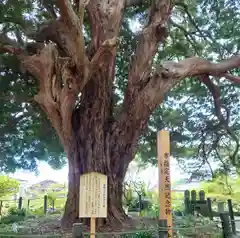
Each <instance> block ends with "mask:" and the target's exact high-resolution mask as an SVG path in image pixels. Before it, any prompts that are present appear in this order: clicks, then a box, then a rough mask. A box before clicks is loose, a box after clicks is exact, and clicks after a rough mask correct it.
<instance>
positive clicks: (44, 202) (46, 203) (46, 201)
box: [43, 195, 48, 215]
mask: <svg viewBox="0 0 240 238" xmlns="http://www.w3.org/2000/svg"><path fill="white" fill-rule="evenodd" d="M47 207H48V198H47V195H44V201H43V210H44V215H46V214H47Z"/></svg>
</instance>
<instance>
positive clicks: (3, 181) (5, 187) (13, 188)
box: [0, 175, 19, 197]
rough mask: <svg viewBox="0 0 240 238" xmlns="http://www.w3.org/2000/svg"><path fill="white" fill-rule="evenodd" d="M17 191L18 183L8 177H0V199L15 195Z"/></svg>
mask: <svg viewBox="0 0 240 238" xmlns="http://www.w3.org/2000/svg"><path fill="white" fill-rule="evenodd" d="M18 190H19V182H18V181H17V180H16V179H12V178H9V177H8V176H4V175H1V176H0V197H4V196H9V195H11V194H16V193H17V192H18Z"/></svg>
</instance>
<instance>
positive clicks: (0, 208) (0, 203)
mask: <svg viewBox="0 0 240 238" xmlns="http://www.w3.org/2000/svg"><path fill="white" fill-rule="evenodd" d="M2 207H3V201H2V200H1V201H0V216H2Z"/></svg>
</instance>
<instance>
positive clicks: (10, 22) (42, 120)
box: [0, 0, 240, 175]
mask: <svg viewBox="0 0 240 238" xmlns="http://www.w3.org/2000/svg"><path fill="white" fill-rule="evenodd" d="M77 2H78V1H75V3H77ZM126 5H127V6H128V7H127V9H126V11H125V13H124V18H123V22H122V28H121V33H120V37H119V43H118V53H117V58H116V79H115V82H114V98H113V103H114V116H117V115H118V114H119V112H120V109H121V106H122V104H123V97H124V91H125V90H126V87H127V78H128V77H127V76H128V68H129V64H131V62H132V60H133V57H134V56H135V51H136V48H137V45H138V44H139V41H140V33H139V32H140V31H141V30H142V29H143V27H144V26H145V25H146V22H147V21H148V20H149V19H148V17H147V16H148V8H149V5H150V4H149V2H148V1H140V0H135V1H133V0H127V1H126ZM74 9H75V10H76V9H77V8H76V5H75V4H74ZM76 11H77V10H76ZM59 14H60V13H59V8H58V7H57V5H56V0H51V1H50V0H48V1H46V0H41V1H38V0H35V1H28V0H21V1H12V0H3V1H2V3H1V4H0V24H1V25H0V30H1V33H0V52H1V51H2V52H4V53H5V52H8V53H7V54H1V55H0V77H1V78H0V117H1V121H0V136H1V137H0V146H1V151H0V156H1V157H0V159H1V165H0V168H1V170H2V171H6V172H13V171H15V170H16V169H19V168H24V169H30V170H35V169H36V167H37V160H45V161H48V163H49V164H50V165H51V166H53V167H54V168H59V167H61V166H62V165H63V164H64V163H65V162H66V159H65V155H64V152H63V147H62V145H61V143H59V139H58V137H57V136H56V133H55V132H54V130H53V129H52V125H51V124H50V122H49V120H48V119H47V117H46V115H45V114H44V113H43V112H42V110H41V108H40V107H39V105H38V104H37V103H36V102H35V101H34V100H33V96H34V95H35V94H36V92H37V90H38V82H37V81H36V80H35V79H34V78H33V77H32V75H31V74H30V73H29V72H26V71H25V70H24V68H23V67H22V66H21V64H20V63H19V61H18V59H17V58H16V56H15V55H13V54H9V52H10V51H9V48H7V46H9V45H11V46H12V47H15V49H21V48H23V49H25V50H26V51H27V52H28V53H29V54H30V55H31V54H32V55H33V54H35V53H37V52H39V48H38V46H39V44H41V43H42V42H43V41H44V42H46V41H47V42H48V40H47V39H45V38H44V37H45V36H46V34H47V33H48V32H47V28H46V27H45V26H46V23H47V22H48V23H49V21H52V19H56V18H58V17H59ZM239 18H240V6H239V3H237V1H233V0H211V1H210V0H205V1H200V0H197V1H188V0H185V1H177V0H176V1H174V7H173V11H172V15H171V18H170V20H169V21H168V23H167V25H166V27H167V31H168V33H167V32H166V36H167V35H169V36H168V37H167V38H166V39H163V41H164V43H163V44H160V45H159V47H158V51H157V54H156V55H155V57H154V61H153V67H157V65H159V64H162V63H163V62H164V61H169V60H174V61H176V62H177V61H178V60H183V59H185V58H186V57H193V56H199V57H201V58H204V59H206V60H209V61H213V62H219V61H221V60H222V59H228V58H230V57H232V56H233V55H237V54H238V53H239V50H240V22H239ZM162 35H164V34H162ZM84 38H85V42H86V45H87V46H88V44H89V42H90V40H91V35H90V29H89V19H88V17H87V15H86V17H85V18H84ZM42 39H43V40H42ZM1 46H2V47H1ZM15 53H16V52H15ZM238 62H239V60H238ZM238 66H239V64H238ZM235 68H236V67H235ZM230 73H231V75H230ZM188 76H189V75H188ZM239 77H240V70H239V67H238V69H234V70H231V71H230V72H226V73H225V74H219V75H217V74H212V75H211V77H210V78H209V77H207V78H205V79H202V80H199V78H198V77H197V75H194V77H186V79H185V80H183V81H181V82H180V83H179V84H178V85H176V86H175V87H174V88H173V89H172V90H171V91H170V92H169V93H168V94H167V95H166V96H165V100H164V103H162V104H161V105H159V106H158V107H157V108H156V109H155V111H154V113H153V114H152V115H151V117H150V120H149V123H148V128H146V130H145V133H144V135H143V136H142V137H141V139H140V147H139V150H138V158H139V159H140V160H141V161H142V162H144V163H145V162H150V163H153V164H154V163H156V149H155V148H156V132H157V130H160V129H168V130H170V132H171V146H172V154H173V156H175V157H177V158H178V159H179V161H180V162H181V164H184V165H186V164H187V165H188V166H187V168H188V170H189V171H190V172H194V173H195V174H197V173H198V172H199V171H200V172H201V174H202V172H204V174H207V175H209V174H211V173H213V171H212V170H213V169H212V168H211V166H210V164H211V163H212V162H213V161H216V162H217V163H218V164H219V166H220V167H221V168H223V169H229V168H231V167H232V165H236V166H237V167H239V163H240V162H239V160H238V157H239V154H238V149H239V142H238V137H239V133H240V125H239V121H240V120H239V119H240V118H239V108H240V102H239V95H240V94H239V93H240V90H239V86H238V81H239ZM224 78H228V79H230V80H228V81H227V80H225V79H224ZM204 80H205V81H204ZM208 80H210V81H208ZM219 99H221V102H220V100H219ZM206 165H207V167H206Z"/></svg>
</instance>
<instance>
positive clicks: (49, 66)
mask: <svg viewBox="0 0 240 238" xmlns="http://www.w3.org/2000/svg"><path fill="white" fill-rule="evenodd" d="M23 65H24V67H25V69H26V70H27V71H29V72H30V73H31V74H32V75H33V76H34V77H35V78H36V79H38V81H39V83H40V86H39V92H38V94H37V95H36V96H35V98H34V99H35V101H37V102H38V103H39V104H40V106H41V107H42V108H43V110H44V111H45V112H46V114H47V116H48V117H49V119H50V121H51V123H52V125H53V127H54V128H55V130H56V132H57V134H58V136H59V138H60V140H61V142H62V144H63V145H64V149H65V151H66V152H68V149H69V147H70V144H71V142H72V127H71V118H72V112H73V108H74V105H75V101H76V98H77V93H78V87H77V85H76V80H74V79H75V77H73V76H72V75H71V72H70V71H69V69H68V66H69V65H68V59H62V58H60V57H59V55H58V53H57V49H56V46H55V45H54V44H53V43H49V44H48V45H47V46H46V47H45V48H44V49H43V50H42V51H41V52H40V53H39V54H37V55H33V56H28V57H25V59H24V60H23ZM59 75H61V77H59Z"/></svg>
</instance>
